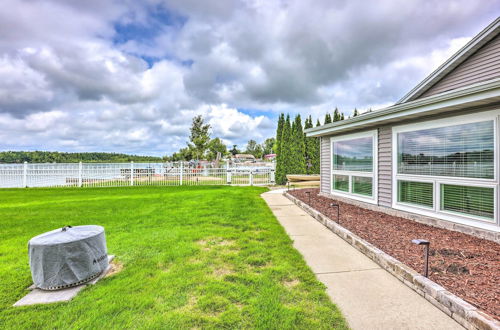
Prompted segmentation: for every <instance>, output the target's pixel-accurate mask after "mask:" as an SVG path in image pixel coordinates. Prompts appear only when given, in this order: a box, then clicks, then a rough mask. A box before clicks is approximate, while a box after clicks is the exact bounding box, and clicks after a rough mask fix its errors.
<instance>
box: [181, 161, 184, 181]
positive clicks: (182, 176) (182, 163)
mask: <svg viewBox="0 0 500 330" xmlns="http://www.w3.org/2000/svg"><path fill="white" fill-rule="evenodd" d="M180 170H181V173H180V174H181V175H180V181H181V186H182V181H183V179H184V162H183V161H182V160H181V167H180Z"/></svg>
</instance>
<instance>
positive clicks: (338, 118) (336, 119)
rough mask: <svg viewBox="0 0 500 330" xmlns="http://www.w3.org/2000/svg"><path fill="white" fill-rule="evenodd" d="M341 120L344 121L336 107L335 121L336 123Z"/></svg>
mask: <svg viewBox="0 0 500 330" xmlns="http://www.w3.org/2000/svg"><path fill="white" fill-rule="evenodd" d="M340 120H342V116H341V115H340V112H339V109H337V107H335V111H334V112H333V121H334V122H336V121H340Z"/></svg>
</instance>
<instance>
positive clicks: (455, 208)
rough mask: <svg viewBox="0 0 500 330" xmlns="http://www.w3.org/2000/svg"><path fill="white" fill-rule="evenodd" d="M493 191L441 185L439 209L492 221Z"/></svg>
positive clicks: (493, 207) (482, 188)
mask: <svg viewBox="0 0 500 330" xmlns="http://www.w3.org/2000/svg"><path fill="white" fill-rule="evenodd" d="M494 191H495V190H494V189H493V188H484V187H470V186H458V185H450V184H441V209H442V210H444V211H452V212H458V213H463V214H468V215H474V216H479V217H483V218H487V219H494V209H495V201H494Z"/></svg>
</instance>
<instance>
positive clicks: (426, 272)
mask: <svg viewBox="0 0 500 330" xmlns="http://www.w3.org/2000/svg"><path fill="white" fill-rule="evenodd" d="M411 242H412V243H413V244H416V245H423V246H424V276H425V277H429V246H430V245H431V243H430V242H429V241H427V240H425V239H412V240H411Z"/></svg>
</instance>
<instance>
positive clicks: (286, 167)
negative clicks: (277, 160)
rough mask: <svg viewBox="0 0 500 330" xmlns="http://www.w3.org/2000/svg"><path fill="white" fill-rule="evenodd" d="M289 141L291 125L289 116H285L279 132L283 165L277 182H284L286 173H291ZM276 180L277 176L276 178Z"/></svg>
mask: <svg viewBox="0 0 500 330" xmlns="http://www.w3.org/2000/svg"><path fill="white" fill-rule="evenodd" d="M291 141H292V127H291V124H290V116H289V115H287V116H286V120H285V123H284V124H283V132H282V134H281V163H282V166H283V171H282V172H280V176H279V181H276V182H277V183H278V184H285V183H286V180H287V179H286V174H289V173H291V172H290V169H291V167H292V166H293V165H292V164H293V159H292V156H293V155H292V152H291ZM276 180H278V178H277V179H276Z"/></svg>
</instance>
